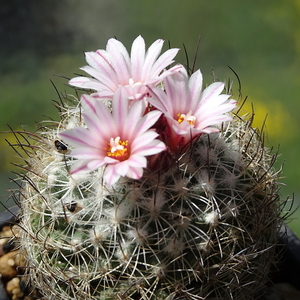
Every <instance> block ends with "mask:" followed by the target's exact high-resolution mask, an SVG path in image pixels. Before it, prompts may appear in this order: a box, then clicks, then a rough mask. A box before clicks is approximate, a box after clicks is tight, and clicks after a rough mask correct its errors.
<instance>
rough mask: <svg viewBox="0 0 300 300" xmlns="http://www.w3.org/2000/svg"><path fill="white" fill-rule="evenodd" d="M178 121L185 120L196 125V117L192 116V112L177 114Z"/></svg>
mask: <svg viewBox="0 0 300 300" xmlns="http://www.w3.org/2000/svg"><path fill="white" fill-rule="evenodd" d="M177 117H178V119H177V122H178V123H179V124H181V123H182V122H183V121H187V122H188V123H189V124H190V125H191V126H193V125H195V122H196V117H195V116H192V114H191V112H189V113H187V114H186V115H185V114H177Z"/></svg>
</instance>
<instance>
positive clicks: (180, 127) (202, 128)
mask: <svg viewBox="0 0 300 300" xmlns="http://www.w3.org/2000/svg"><path fill="white" fill-rule="evenodd" d="M164 87H165V91H163V90H162V89H160V88H152V89H151V92H150V94H151V95H152V98H148V99H147V100H148V101H149V102H150V103H151V104H152V105H154V106H155V107H156V108H157V109H159V110H160V111H162V112H163V113H164V115H165V117H166V121H167V131H168V132H167V134H166V139H167V144H168V146H169V147H170V148H171V149H173V150H175V149H179V148H182V147H184V146H185V145H187V144H188V143H189V142H190V141H191V140H192V139H193V138H195V137H196V136H198V135H200V134H201V133H211V132H218V131H219V129H218V128H216V127H214V125H218V124H220V123H222V122H224V121H229V120H231V119H232V118H231V117H230V116H228V115H226V114H225V113H227V112H229V111H231V110H232V109H233V108H234V107H235V106H236V101H235V100H232V99H229V97H230V95H226V94H221V92H222V91H223V89H224V83H222V82H215V83H213V84H211V85H209V86H208V87H207V88H206V89H205V90H204V91H202V74H201V72H200V70H198V71H196V72H195V73H193V74H192V75H191V77H190V79H189V78H188V75H187V73H186V71H185V69H181V70H180V71H179V72H176V73H174V74H173V75H171V76H168V77H166V78H165V80H164Z"/></svg>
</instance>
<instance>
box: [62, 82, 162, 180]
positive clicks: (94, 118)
mask: <svg viewBox="0 0 300 300" xmlns="http://www.w3.org/2000/svg"><path fill="white" fill-rule="evenodd" d="M128 101H129V100H128V99H127V95H126V91H125V90H124V88H120V89H118V91H117V92H116V94H115V96H114V99H113V101H112V112H111V110H110V109H109V108H108V107H107V106H106V105H105V104H104V102H102V101H97V100H96V99H94V98H93V97H91V96H89V95H83V96H82V97H81V103H82V108H83V111H84V112H83V117H84V122H85V124H86V126H87V128H84V127H77V128H74V129H70V130H66V131H64V132H62V133H61V134H60V135H61V137H62V138H63V140H64V141H65V142H66V143H68V144H69V145H71V146H73V149H72V151H71V156H72V157H74V158H77V159H78V160H77V161H76V162H75V163H74V164H73V165H72V167H71V171H70V172H71V174H74V173H77V172H89V171H92V170H96V169H98V168H100V167H103V166H104V167H105V169H104V175H103V178H104V181H105V182H106V183H108V185H112V184H114V183H115V182H116V181H117V180H118V179H119V178H120V176H127V177H130V178H133V179H139V178H141V176H142V175H143V168H145V167H146V166H147V159H146V157H145V156H149V155H153V154H157V153H159V152H161V151H163V150H165V149H166V147H165V145H164V143H163V142H161V141H159V140H157V139H156V137H157V136H158V134H157V133H156V132H155V131H154V130H152V129H149V128H150V127H151V126H152V125H153V124H154V123H155V122H156V121H157V120H158V118H159V117H160V115H161V112H159V111H152V112H149V113H147V114H145V115H144V112H145V108H146V104H145V101H144V100H142V101H137V102H134V103H133V104H131V105H129V102H128Z"/></svg>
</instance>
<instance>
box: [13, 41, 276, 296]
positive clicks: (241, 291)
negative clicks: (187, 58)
mask: <svg viewBox="0 0 300 300" xmlns="http://www.w3.org/2000/svg"><path fill="white" fill-rule="evenodd" d="M143 43H144V42H143V39H142V38H141V37H138V38H137V39H136V40H135V41H134V44H133V46H132V52H131V56H132V57H131V67H132V69H134V66H135V67H136V68H137V69H138V68H139V65H138V63H137V62H139V61H138V59H136V60H135V59H134V57H133V56H134V55H137V52H138V51H140V52H139V53H142V54H144V57H143V58H144V59H145V61H142V62H143V63H144V67H145V68H146V67H147V68H148V70H150V69H151V72H152V73H151V72H150V71H149V72H148V73H151V74H152V75H151V76H152V77H151V76H150V75H149V74H148V75H149V76H148V77H147V76H144V77H143V76H142V75H141V72H140V74H139V75H140V76H141V78H142V77H143V78H142V80H141V81H139V82H137V80H136V78H134V76H135V75H136V74H133V75H132V74H129V77H130V76H132V77H130V78H129V84H127V83H128V81H127V83H124V80H123V79H122V78H121V79H120V78H119V81H120V82H118V84H115V85H112V84H110V85H109V84H107V85H105V86H104V84H103V82H104V79H103V78H102V77H103V76H104V75H103V74H106V73H105V72H106V71H107V70H108V68H105V66H108V65H109V66H110V67H111V68H112V69H113V68H114V69H115V71H117V67H116V65H117V63H116V64H114V63H113V58H114V57H113V56H112V54H114V55H115V56H117V57H118V56H120V55H121V56H122V57H123V58H124V61H126V63H128V59H127V54H126V53H125V52H124V49H123V46H122V44H121V43H120V42H118V41H116V40H114V39H111V40H110V41H109V43H108V47H107V49H106V51H105V50H98V51H97V52H94V53H92V52H90V53H87V61H88V63H89V65H90V66H88V67H84V68H83V70H85V71H87V72H88V73H89V74H90V75H92V76H93V78H89V77H77V78H74V79H72V80H71V81H70V85H73V86H77V87H80V88H82V89H84V88H87V89H90V88H92V89H93V91H90V90H88V91H89V92H90V94H84V95H82V96H81V97H79V96H78V97H75V96H71V95H64V96H62V97H61V103H60V105H58V107H59V113H60V118H61V119H60V121H59V122H49V123H43V126H41V128H40V130H39V131H38V132H37V133H25V132H19V133H18V134H19V135H20V136H21V137H22V138H21V137H20V138H19V141H20V146H21V147H22V148H23V149H24V150H25V152H26V154H27V156H28V157H27V158H26V159H25V161H26V166H25V167H24V169H25V170H26V172H25V173H23V175H22V182H23V186H22V187H20V190H19V193H20V207H21V217H20V229H21V230H20V231H19V248H20V252H21V253H22V254H23V255H24V256H25V259H26V262H27V268H26V274H25V276H24V278H25V280H27V282H28V283H29V284H31V285H33V286H35V287H37V288H38V289H39V290H40V291H41V293H42V294H43V295H44V299H95V300H96V299H99V300H100V299H101V300H116V299H118V300H119V299H124V300H129V299H132V300H133V299H134V300H136V299H143V300H179V299H186V300H187V299H193V300H198V299H238V300H240V299H257V298H258V296H261V295H262V293H263V291H264V289H265V287H266V284H267V283H268V280H269V279H268V275H269V271H270V268H271V266H272V265H273V264H274V263H275V262H276V255H275V249H274V246H275V245H276V243H277V235H278V228H279V225H280V222H281V218H280V211H281V204H280V200H279V196H278V183H277V181H278V176H279V171H276V170H275V169H274V168H273V164H274V161H275V158H276V155H273V154H272V152H271V151H270V150H268V149H267V148H265V147H264V144H263V135H262V133H260V132H259V131H258V130H256V129H254V128H252V126H251V123H252V118H251V117H248V118H247V117H241V116H240V115H239V114H238V112H237V109H236V110H235V111H234V112H231V110H232V109H234V107H235V106H236V101H233V100H231V99H230V98H229V95H226V94H221V92H222V90H223V88H224V84H223V83H219V82H215V83H213V84H212V85H210V86H209V87H207V88H206V89H205V90H204V91H201V86H202V76H201V73H200V71H197V72H195V73H193V74H192V75H191V76H189V75H187V73H186V71H185V69H184V67H183V66H181V65H175V66H173V67H172V68H169V69H167V70H164V69H165V68H166V67H167V66H169V65H170V64H171V63H172V62H173V58H174V56H175V54H176V53H177V50H176V49H170V50H168V51H167V52H165V53H164V54H162V55H161V56H160V58H158V59H157V60H156V63H157V62H159V64H158V63H157V64H155V62H154V61H155V59H154V58H156V57H157V56H158V52H159V50H160V49H161V46H162V41H161V40H158V41H156V42H155V43H153V44H152V45H151V47H150V48H149V50H148V52H147V53H146V55H145V50H143V51H144V52H143V51H141V50H139V49H144V47H143V46H144V44H143ZM114 47H115V48H114ZM158 48H159V49H158ZM154 49H155V51H154ZM112 50H119V52H118V51H112ZM118 53H119V54H118ZM120 53H121V54H120ZM124 53H125V54H124ZM97 55H98V56H97ZM147 57H148V60H147ZM104 58H107V61H108V62H109V63H107V65H105V64H104V62H103V61H102V60H103V59H104ZM150 58H151V59H152V63H153V65H152V68H151V64H150V63H149V61H150V60H151V59H150ZM97 60H98V61H97ZM100 60H101V62H100V63H99V61H100ZM95 61H97V62H98V63H99V64H98V66H96V63H95ZM120 61H122V60H121V59H120V57H119V60H118V62H120ZM124 64H125V63H124ZM157 65H159V66H161V68H160V69H159V68H158V67H157ZM97 67H98V70H96V71H95V69H96V68H97ZM122 68H124V66H122ZM154 69H155V70H156V71H157V72H156V74H154V73H155V72H154ZM122 70H123V69H122ZM146 71H147V70H146ZM146 71H143V72H142V73H143V74H146V73H147V72H146ZM97 72H98V73H97ZM101 72H102V73H101ZM124 72H125V71H124ZM132 72H133V71H132ZM99 74H100V75H99ZM101 74H102V75H101ZM116 74H120V72H119V73H118V72H116ZM114 75H115V73H114V74H113V75H112V74H111V73H110V79H112V78H115V77H117V76H115V77H114ZM127 75H128V74H127ZM101 76H102V77H101ZM119 77H121V75H120V76H119ZM153 78H154V79H153ZM101 80H102V81H101ZM106 80H107V79H106ZM122 80H123V82H121V81H122ZM130 81H132V82H130ZM108 87H109V88H108ZM171 96H172V97H171ZM168 97H169V98H168ZM191 99H192V100H194V101H191ZM191 102H193V104H191ZM182 103H183V104H182ZM184 105H185V106H184ZM188 105H193V107H188ZM169 106H172V108H171V109H170V107H169ZM175 106H177V107H179V111H180V112H181V113H178V111H176V109H175V108H174V107H175ZM172 109H173V111H170V110H172ZM184 109H185V111H184ZM128 116H129V117H128ZM127 117H128V118H127ZM133 117H135V118H133ZM199 120H200V121H199ZM105 122H106V123H105ZM197 122H198V123H197ZM126 124H127V125H126ZM101 126H103V128H102V127H101ZM112 128H113V129H112ZM110 130H111V131H112V132H113V134H112V138H111V139H108V138H107V137H108V136H109V135H108V134H110V133H111V132H110ZM118 130H119V131H121V133H120V132H119V133H120V134H119V135H118V134H117V133H116V132H117V131H118ZM97 131H98V133H99V134H98V135H99V136H102V137H103V136H104V137H105V138H104V139H103V140H104V142H103V141H102V140H101V139H100V138H99V137H98V135H96V133H97ZM126 134H127V135H126ZM124 136H125V137H124ZM140 137H142V138H140ZM89 138H90V139H91V140H92V141H90V140H89ZM21 139H23V140H22V141H21ZM143 141H146V142H143ZM105 143H106V144H105ZM97 145H99V149H100V148H101V149H102V150H101V149H100V150H101V151H102V152H103V151H104V156H105V157H104V158H103V155H102V154H101V153H102V152H101V153H100V152H99V151H100V150H99V149H98V148H97ZM100 145H101V146H100ZM95 149H96V150H95ZM103 149H104V150H103ZM97 151H98V152H99V153H100V154H99V153H98V152H97ZM95 153H96V154H95ZM97 155H98V156H97ZM101 155H102V156H101ZM145 161H146V165H144V162H145ZM120 166H121V167H120Z"/></svg>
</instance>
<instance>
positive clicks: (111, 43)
mask: <svg viewBox="0 0 300 300" xmlns="http://www.w3.org/2000/svg"><path fill="white" fill-rule="evenodd" d="M106 51H107V52H108V53H109V54H110V55H111V57H112V58H113V59H112V61H111V65H112V66H113V68H114V71H115V73H116V75H117V77H118V81H119V83H121V84H122V85H126V84H128V80H129V78H130V77H131V74H130V58H129V54H128V52H127V50H126V48H125V47H124V45H123V44H122V43H121V42H119V41H118V40H116V39H109V40H108V43H107V46H106Z"/></svg>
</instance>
